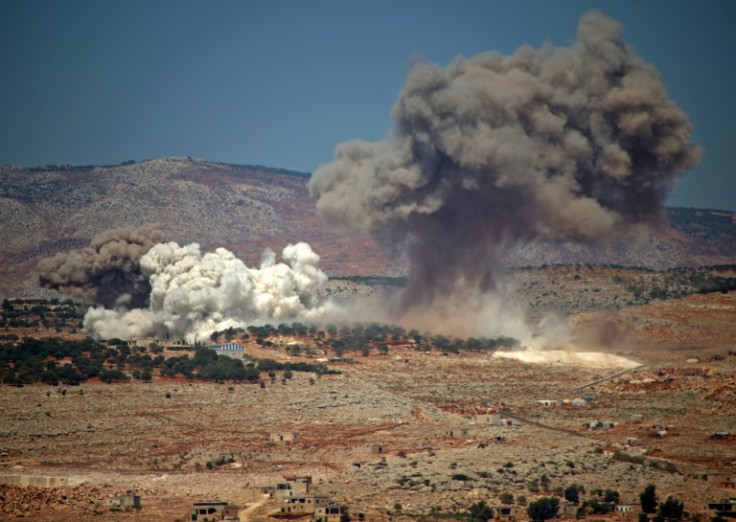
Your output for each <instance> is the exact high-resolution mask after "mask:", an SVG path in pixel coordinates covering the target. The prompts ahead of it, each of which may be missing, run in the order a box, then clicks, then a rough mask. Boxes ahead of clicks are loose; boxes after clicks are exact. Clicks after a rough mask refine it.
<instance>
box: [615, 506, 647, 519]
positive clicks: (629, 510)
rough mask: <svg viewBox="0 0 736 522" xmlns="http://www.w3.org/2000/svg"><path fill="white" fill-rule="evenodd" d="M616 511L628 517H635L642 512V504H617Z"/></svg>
mask: <svg viewBox="0 0 736 522" xmlns="http://www.w3.org/2000/svg"><path fill="white" fill-rule="evenodd" d="M615 509H616V513H618V514H620V515H621V516H623V517H626V518H634V517H637V516H639V513H641V504H633V503H632V504H616V508H615Z"/></svg>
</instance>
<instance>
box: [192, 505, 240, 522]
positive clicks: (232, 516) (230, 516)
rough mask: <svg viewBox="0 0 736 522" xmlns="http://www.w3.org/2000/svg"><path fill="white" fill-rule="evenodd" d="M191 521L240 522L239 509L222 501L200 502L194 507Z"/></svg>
mask: <svg viewBox="0 0 736 522" xmlns="http://www.w3.org/2000/svg"><path fill="white" fill-rule="evenodd" d="M189 520H191V521H192V522H219V521H221V520H230V521H238V520H240V519H239V518H238V508H237V507H236V506H230V505H228V503H227V502H224V501H222V500H199V501H197V502H195V503H194V504H193V505H192V509H191V510H190V517H189Z"/></svg>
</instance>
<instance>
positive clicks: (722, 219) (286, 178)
mask: <svg viewBox="0 0 736 522" xmlns="http://www.w3.org/2000/svg"><path fill="white" fill-rule="evenodd" d="M308 179H309V175H308V174H306V173H299V172H291V171H286V170H280V169H272V168H268V167H261V166H243V165H228V164H223V163H213V162H207V161H202V160H196V159H191V158H162V159H155V160H150V161H143V162H139V163H135V162H126V163H125V164H122V165H117V166H104V167H99V166H82V167H72V166H64V167H53V166H50V167H45V168H36V169H22V168H17V167H11V166H0V181H1V182H0V237H2V240H3V241H2V243H3V249H2V252H1V253H0V295H3V296H11V297H15V296H34V295H38V294H39V293H42V291H40V290H39V288H38V282H37V276H36V271H35V269H36V263H37V262H38V260H40V259H42V258H44V257H48V256H50V255H53V254H55V253H57V252H62V251H68V250H70V249H72V248H81V247H84V246H86V245H88V244H89V241H90V239H91V238H92V237H94V236H95V235H97V234H99V233H100V232H103V231H105V230H109V229H112V228H118V227H122V226H140V225H144V224H147V223H161V224H162V226H163V229H164V231H165V232H166V235H167V238H168V239H169V240H173V241H177V242H178V243H181V244H185V243H190V242H197V243H199V244H200V245H201V246H202V248H203V250H206V251H207V250H213V249H215V248H217V247H225V248H227V249H229V250H231V251H233V252H234V253H235V254H236V255H238V256H239V257H241V258H242V259H243V260H244V261H245V262H246V263H248V264H249V265H252V264H257V263H258V262H259V260H260V257H261V253H262V252H263V250H264V249H265V248H271V249H273V250H274V251H276V252H277V253H278V252H279V251H280V250H281V249H282V248H283V247H284V246H285V245H286V244H287V243H289V242H295V241H306V242H308V243H310V244H311V246H312V248H313V249H314V250H315V251H316V252H317V253H318V254H319V255H320V256H321V258H322V267H323V268H324V269H325V270H326V271H327V273H328V274H330V275H371V274H381V275H400V274H402V273H403V272H404V271H405V267H404V265H403V264H402V262H401V261H398V260H394V259H391V258H390V256H389V254H388V253H387V252H386V251H384V250H383V249H381V248H380V247H378V245H377V244H376V242H375V241H374V240H373V238H371V236H370V235H368V234H364V233H358V232H354V231H349V230H345V229H336V228H333V227H328V226H326V225H324V224H323V223H322V222H321V221H320V219H319V217H318V216H317V214H316V212H315V209H314V204H313V202H312V200H311V199H310V198H309V194H308V190H307V182H308ZM667 220H668V224H667V226H664V227H663V228H661V229H660V230H658V231H657V232H656V234H655V235H654V236H653V237H651V238H648V239H644V240H641V241H637V242H636V243H635V244H633V243H631V240H627V241H626V242H623V241H622V242H621V243H620V244H618V245H614V246H612V247H609V248H603V249H602V248H583V247H580V246H576V245H565V244H563V245H549V244H545V243H541V242H540V243H533V244H530V245H524V246H523V247H520V248H518V249H517V250H516V251H515V252H514V253H513V255H512V259H511V264H513V265H517V266H540V265H543V264H569V263H590V264H617V265H625V266H644V267H649V268H664V267H670V266H682V265H713V264H731V263H734V262H736V214H734V213H732V212H720V211H712V210H695V209H682V208H677V209H668V212H667Z"/></svg>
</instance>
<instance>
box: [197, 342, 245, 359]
mask: <svg viewBox="0 0 736 522" xmlns="http://www.w3.org/2000/svg"><path fill="white" fill-rule="evenodd" d="M205 348H208V349H210V350H212V351H214V352H215V353H217V355H225V356H227V357H230V358H232V359H240V360H242V359H243V354H244V353H245V347H243V345H241V344H234V343H229V344H209V345H207V346H205Z"/></svg>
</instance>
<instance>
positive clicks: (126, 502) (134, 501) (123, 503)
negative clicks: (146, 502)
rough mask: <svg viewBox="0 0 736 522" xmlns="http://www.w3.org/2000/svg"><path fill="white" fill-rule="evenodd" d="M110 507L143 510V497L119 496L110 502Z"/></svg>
mask: <svg viewBox="0 0 736 522" xmlns="http://www.w3.org/2000/svg"><path fill="white" fill-rule="evenodd" d="M110 505H112V506H114V507H117V508H120V509H123V510H125V511H127V510H129V509H141V497H140V496H139V495H118V496H117V497H115V498H113V499H112V500H111V501H110Z"/></svg>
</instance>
